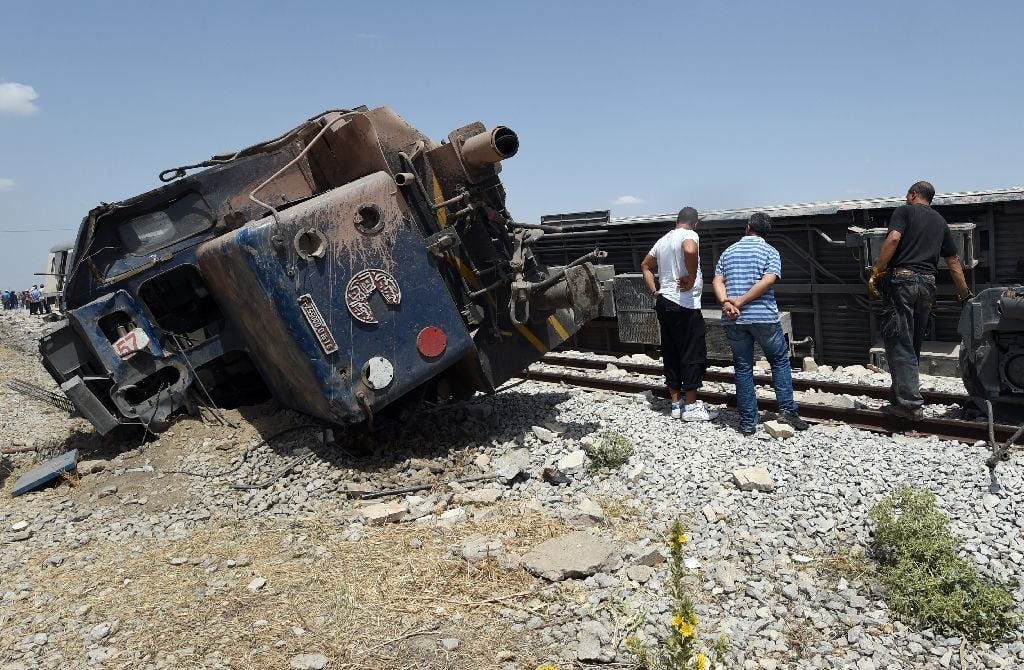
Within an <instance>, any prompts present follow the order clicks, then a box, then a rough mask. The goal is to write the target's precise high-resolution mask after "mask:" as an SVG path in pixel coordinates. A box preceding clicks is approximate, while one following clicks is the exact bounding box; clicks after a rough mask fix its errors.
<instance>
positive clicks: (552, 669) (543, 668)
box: [537, 663, 558, 670]
mask: <svg viewBox="0 0 1024 670" xmlns="http://www.w3.org/2000/svg"><path fill="white" fill-rule="evenodd" d="M537 670H558V667H557V666H554V665H551V664H550V663H545V664H544V665H538V666H537Z"/></svg>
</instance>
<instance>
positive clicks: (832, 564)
mask: <svg viewBox="0 0 1024 670" xmlns="http://www.w3.org/2000/svg"><path fill="white" fill-rule="evenodd" d="M812 565H815V567H817V569H818V570H819V571H820V572H822V573H824V574H825V575H827V576H829V577H831V578H833V579H834V580H835V581H839V578H840V577H842V578H843V579H845V580H846V581H848V582H850V583H858V582H863V581H865V580H867V581H870V580H871V578H872V577H873V576H874V567H873V566H872V565H871V562H870V561H868V559H867V557H866V556H865V555H864V553H863V551H861V550H858V551H854V550H852V549H850V548H848V547H841V546H837V547H834V548H833V549H832V551H831V553H828V554H825V555H824V556H821V557H819V559H818V560H817V561H815V563H814V564H812Z"/></svg>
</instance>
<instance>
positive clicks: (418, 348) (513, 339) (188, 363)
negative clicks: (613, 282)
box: [40, 108, 602, 434]
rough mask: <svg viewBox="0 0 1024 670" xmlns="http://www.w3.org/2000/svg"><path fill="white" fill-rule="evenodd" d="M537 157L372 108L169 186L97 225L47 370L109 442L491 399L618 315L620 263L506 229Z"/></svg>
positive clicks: (46, 350) (491, 135)
mask: <svg viewBox="0 0 1024 670" xmlns="http://www.w3.org/2000/svg"><path fill="white" fill-rule="evenodd" d="M518 148H519V140H518V137H517V136H516V134H515V133H514V132H513V131H512V130H510V129H508V128H505V127H501V126H499V127H496V128H494V129H491V130H487V129H486V128H485V127H484V126H483V125H482V124H480V123H473V124H470V125H468V126H465V127H462V128H459V129H457V130H455V131H453V132H452V133H451V134H450V135H449V136H448V139H447V141H445V142H442V143H441V144H437V143H435V142H433V141H431V140H430V139H429V138H428V137H426V136H424V135H422V134H421V133H420V132H418V131H417V130H415V129H414V128H412V127H411V126H409V125H408V124H407V123H406V122H405V121H403V120H402V119H401V118H400V117H399V116H397V115H396V114H395V113H394V112H392V111H391V110H390V109H388V108H378V109H373V110H368V109H366V108H358V109H355V110H337V111H332V112H327V113H324V114H321V115H318V116H316V117H314V118H312V119H310V120H309V121H307V122H305V123H304V124H302V125H300V126H299V127H297V128H295V129H293V130H292V131H290V132H288V133H285V134H284V135H282V136H280V137H278V138H275V139H273V140H268V141H266V142H262V143H260V144H257V145H253V146H251V147H248V148H246V149H242V150H240V151H238V152H234V153H232V154H226V155H220V156H214V157H213V158H211V159H210V160H208V161H204V162H203V163H200V164H197V165H193V166H187V167H182V168H175V169H172V170H168V171H165V172H164V173H162V174H161V180H162V181H165V182H167V183H166V185H165V186H163V187H161V188H158V189H156V190H154V191H151V192H149V193H146V194H143V195H140V196H137V197H135V198H132V199H129V200H126V201H123V202H119V203H115V204H102V205H100V206H99V207H97V208H96V209H94V210H92V211H91V212H89V214H88V216H86V218H85V220H84V221H83V224H82V227H81V230H80V231H79V234H78V239H77V241H76V244H75V253H74V257H75V259H76V261H75V265H74V267H73V268H72V269H71V271H70V273H69V275H68V277H67V281H66V283H65V290H64V299H65V303H66V310H67V312H66V317H67V319H66V320H65V321H62V322H59V323H58V324H56V327H55V329H54V330H53V331H51V332H50V333H48V334H47V335H46V336H45V337H43V338H42V339H41V341H40V351H41V353H42V357H43V362H44V365H45V366H46V368H47V369H48V371H49V372H50V374H52V375H53V377H54V379H55V380H56V381H57V382H58V383H59V384H60V386H61V388H62V389H63V391H64V392H65V393H66V394H67V396H68V397H69V398H70V399H71V401H72V402H73V403H74V405H75V408H76V409H77V411H78V413H80V414H81V415H82V416H84V417H85V418H87V419H88V420H89V421H90V422H91V423H92V424H93V425H94V426H95V428H96V430H97V431H98V432H100V433H102V434H105V433H107V432H109V431H110V430H112V429H113V428H115V427H116V426H118V425H119V424H125V423H135V424H142V425H144V426H146V427H147V428H148V429H151V430H154V431H157V430H160V429H162V428H164V427H165V426H166V425H167V423H168V421H169V419H170V417H171V415H172V414H173V413H174V412H176V411H178V410H180V409H182V408H189V409H195V408H196V406H197V405H213V406H219V407H235V406H239V405H244V404H250V403H252V402H257V401H260V400H263V399H265V398H266V397H267V396H273V397H274V398H276V399H277V400H279V401H280V402H281V403H283V404H285V405H287V406H289V407H292V408H294V409H296V410H298V411H300V412H304V413H306V414H309V415H311V416H314V417H317V418H319V419H322V420H324V421H328V422H332V423H338V424H351V423H359V422H362V421H365V420H368V419H372V418H373V416H374V413H375V412H378V411H380V410H381V409H383V408H384V407H386V406H388V405H390V404H392V403H394V402H395V401H397V400H399V399H402V398H416V399H420V398H427V399H430V400H448V399H453V398H465V397H469V396H471V395H472V394H473V393H475V392H478V391H482V392H485V393H486V392H491V391H493V390H494V389H495V388H496V387H497V386H499V385H500V384H502V383H503V382H504V381H506V380H508V379H509V378H511V377H512V376H513V375H515V374H516V373H518V372H519V371H521V370H522V369H523V368H525V367H526V366H528V365H529V364H530V363H532V362H534V361H536V360H538V359H539V358H540V357H541V356H542V355H543V354H544V353H545V352H547V351H548V350H549V349H551V348H553V347H555V346H557V345H558V344H560V343H561V342H563V341H564V340H566V339H567V338H569V336H570V335H572V334H573V333H574V332H576V330H577V329H578V328H579V326H580V325H582V323H583V322H584V321H586V320H587V319H589V318H591V317H593V316H594V315H596V313H597V308H598V305H599V303H600V300H601V286H600V283H599V281H598V280H597V278H596V276H595V274H594V270H593V267H592V265H591V264H590V263H589V262H588V261H590V260H593V259H594V258H597V257H600V256H602V254H601V252H596V251H595V252H594V253H592V254H588V255H587V256H585V257H583V258H581V259H579V260H578V261H577V262H575V263H570V264H569V265H567V266H564V267H559V268H548V267H545V266H544V265H543V264H542V263H541V262H540V261H539V260H538V259H537V258H536V257H535V256H534V254H533V253H532V251H531V248H530V247H531V244H532V243H533V242H534V241H535V240H536V239H537V238H538V237H539V236H540V235H542V234H543V227H541V226H536V225H531V224H520V223H516V222H514V221H513V220H512V218H511V217H510V216H509V214H508V212H507V211H506V208H505V192H504V189H503V187H502V184H501V181H500V180H499V178H498V173H499V171H500V162H501V161H502V160H504V159H506V158H509V157H511V156H513V155H515V153H516V151H517V150H518ZM193 168H206V169H204V170H202V171H199V172H192V173H189V172H188V171H189V170H191V169H193Z"/></svg>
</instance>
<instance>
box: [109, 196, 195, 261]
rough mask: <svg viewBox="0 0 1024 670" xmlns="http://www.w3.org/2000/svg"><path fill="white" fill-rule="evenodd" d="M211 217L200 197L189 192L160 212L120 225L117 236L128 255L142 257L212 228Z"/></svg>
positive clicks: (137, 217)
mask: <svg viewBox="0 0 1024 670" xmlns="http://www.w3.org/2000/svg"><path fill="white" fill-rule="evenodd" d="M213 224H214V216H213V213H212V212H211V211H210V208H209V207H208V206H207V204H206V201H204V200H203V196H201V195H200V194H198V193H196V192H194V191H190V192H188V193H185V194H183V195H182V196H181V197H179V198H178V199H177V200H175V201H173V202H171V203H169V204H167V205H165V206H164V207H163V208H162V209H158V210H156V211H153V212H148V213H146V214H141V215H139V216H136V217H134V218H131V219H128V220H127V221H125V222H124V223H122V224H121V226H120V228H119V229H118V234H119V235H120V237H121V242H122V243H123V244H124V247H125V249H126V250H127V251H128V253H130V254H132V255H133V256H145V255H146V254H150V253H152V252H154V251H156V250H158V249H163V248H164V247H167V246H170V245H172V244H174V243H175V242H180V241H181V240H185V239H188V238H189V237H192V236H193V235H197V234H199V233H201V232H203V231H205V230H209V229H210V228H212V227H213Z"/></svg>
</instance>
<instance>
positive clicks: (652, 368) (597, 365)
mask: <svg viewBox="0 0 1024 670" xmlns="http://www.w3.org/2000/svg"><path fill="white" fill-rule="evenodd" d="M539 362H540V363H543V364H545V365H557V366H559V367H565V368H583V369H587V370H603V369H604V368H605V367H606V366H607V365H608V364H609V363H611V364H612V365H614V366H615V367H617V368H620V369H622V370H626V371H628V372H636V373H639V374H642V375H653V376H661V375H663V374H664V369H663V368H662V366H660V365H656V364H651V363H629V362H626V361H598V360H593V359H588V358H576V357H575V356H562V355H558V354H548V355H546V356H544V358H542V359H541V360H540V361H539ZM704 381H708V382H720V383H725V384H732V383H734V382H735V379H734V377H733V375H731V374H729V373H727V372H715V371H713V370H708V371H707V372H706V373H705V374H704ZM771 382H772V378H771V377H770V376H768V375H758V374H755V375H754V383H755V384H771ZM793 389H794V390H796V391H808V390H810V389H814V390H817V391H821V392H825V393H838V394H846V395H853V396H867V397H869V398H875V399H878V400H888V399H889V389H888V388H885V387H884V386H871V385H869V384H846V383H843V382H829V381H816V380H812V379H799V378H797V377H793ZM921 396H922V397H923V398H924V401H925V403H927V404H929V405H953V404H957V405H960V406H961V407H966V406H968V405H969V404H970V398H968V397H967V396H966V395H962V394H959V393H945V392H943V391H921Z"/></svg>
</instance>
